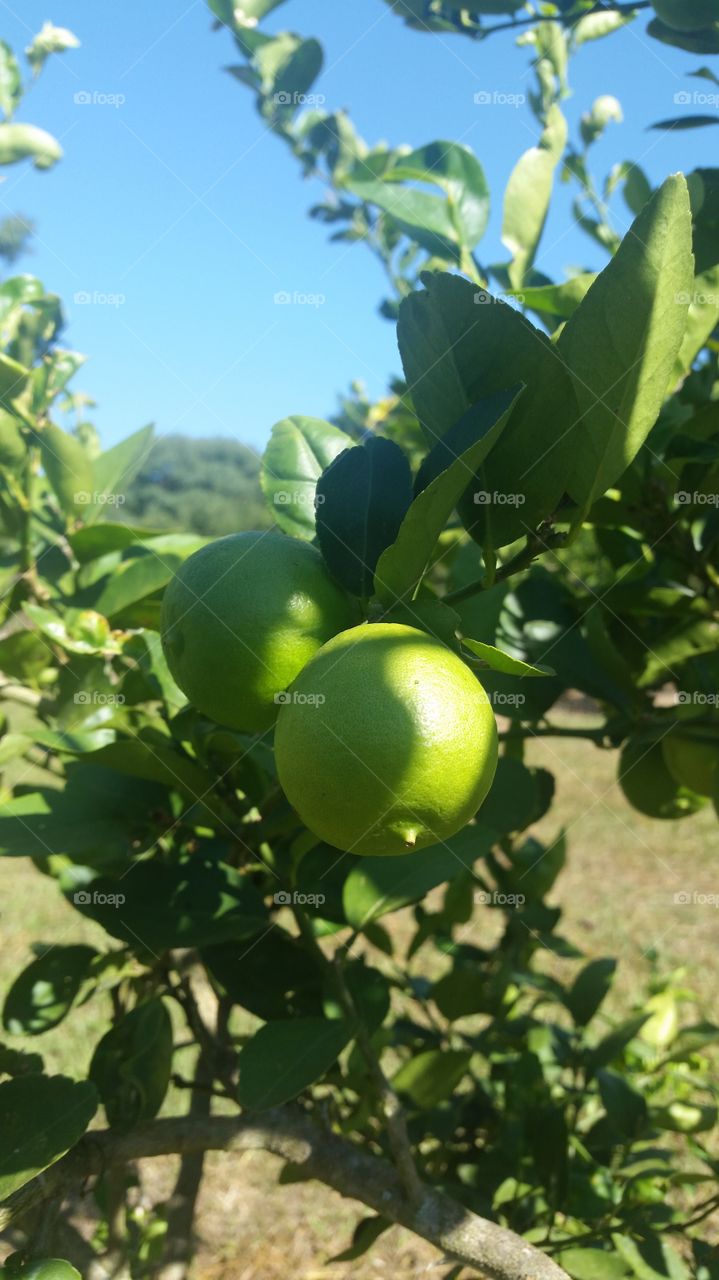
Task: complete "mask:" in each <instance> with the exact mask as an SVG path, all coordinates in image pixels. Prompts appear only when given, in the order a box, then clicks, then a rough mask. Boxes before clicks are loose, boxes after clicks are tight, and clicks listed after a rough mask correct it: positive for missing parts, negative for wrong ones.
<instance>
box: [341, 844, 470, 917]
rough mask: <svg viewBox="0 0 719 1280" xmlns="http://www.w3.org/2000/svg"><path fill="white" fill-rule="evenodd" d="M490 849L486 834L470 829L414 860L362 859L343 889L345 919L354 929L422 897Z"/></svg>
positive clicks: (421, 853) (432, 847)
mask: <svg viewBox="0 0 719 1280" xmlns="http://www.w3.org/2000/svg"><path fill="white" fill-rule="evenodd" d="M487 848H488V837H487V833H486V832H485V831H483V830H481V829H480V828H478V827H467V828H465V830H464V831H463V832H461V833H460V835H459V836H455V837H454V838H453V839H452V840H447V841H445V842H444V843H443V844H441V845H432V846H430V848H429V849H421V850H420V852H419V853H413V854H412V857H411V858H361V859H358V861H357V865H356V866H353V867H352V870H351V871H350V873H349V875H348V877H347V879H346V881H345V886H344V892H343V901H344V909H345V916H346V917H347V920H348V922H349V923H350V924H351V925H352V926H353V928H355V929H363V928H364V926H365V925H366V924H369V923H370V921H372V920H378V919H379V917H380V916H383V915H386V914H387V913H388V912H390V911H397V910H399V908H400V907H405V906H407V904H408V903H410V902H416V901H418V899H419V898H423V897H424V895H425V894H426V893H429V890H430V889H434V888H435V886H436V885H438V884H442V883H443V882H444V881H445V880H452V879H453V878H454V877H455V876H457V875H459V873H460V871H463V870H464V869H465V868H466V866H468V865H469V866H471V865H472V863H473V862H474V861H475V860H476V858H479V857H481V856H482V854H483V853H485V852H486V851H487Z"/></svg>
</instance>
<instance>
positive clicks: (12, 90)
mask: <svg viewBox="0 0 719 1280" xmlns="http://www.w3.org/2000/svg"><path fill="white" fill-rule="evenodd" d="M21 97H22V80H21V78H20V67H19V66H18V61H17V58H16V57H15V54H14V53H13V51H12V49H11V48H10V45H9V44H8V43H7V41H6V40H0V110H1V111H2V113H3V115H5V116H7V118H8V119H9V118H10V117H11V116H12V114H13V113H14V111H15V108H16V106H17V104H18V102H19V101H20V99H21Z"/></svg>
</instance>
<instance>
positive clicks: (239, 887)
mask: <svg viewBox="0 0 719 1280" xmlns="http://www.w3.org/2000/svg"><path fill="white" fill-rule="evenodd" d="M136 785H137V784H136ZM71 898H72V902H73V905H74V906H75V907H77V909H78V910H79V911H81V912H82V913H83V915H87V916H89V917H90V918H91V919H93V920H97V921H98V923H99V924H101V925H102V927H103V928H104V929H106V930H107V932H108V933H109V934H110V935H111V936H112V937H113V938H119V939H120V940H121V941H122V942H125V943H127V944H128V945H129V946H131V947H133V948H138V947H139V948H141V949H144V950H147V951H151V952H152V953H153V954H154V955H159V954H160V952H162V951H167V950H169V949H170V948H171V947H207V946H210V945H212V944H213V943H219V942H225V941H231V940H237V939H244V938H250V937H252V936H253V935H255V934H258V933H261V932H262V931H263V930H264V929H266V928H267V923H268V917H267V911H266V909H265V906H264V902H263V900H262V896H261V894H260V893H259V892H258V890H257V889H255V887H254V886H253V885H252V883H251V882H250V881H249V880H248V878H247V877H246V876H243V875H242V874H240V872H238V871H236V870H235V869H234V868H232V867H228V866H225V865H224V863H221V862H217V861H215V860H214V859H212V858H210V857H207V856H203V855H202V854H200V853H197V854H194V855H193V856H192V857H191V858H184V859H180V860H178V861H176V862H174V863H167V864H166V863H163V862H160V861H159V860H156V859H153V860H151V861H149V862H139V863H137V864H135V865H134V866H133V867H132V872H131V874H128V875H126V876H123V877H122V879H120V880H115V879H111V878H109V877H103V876H100V877H97V878H96V879H94V880H92V881H90V882H89V883H88V884H86V885H84V886H83V887H82V888H81V889H79V890H77V889H75V890H74V891H73V892H72V894H71Z"/></svg>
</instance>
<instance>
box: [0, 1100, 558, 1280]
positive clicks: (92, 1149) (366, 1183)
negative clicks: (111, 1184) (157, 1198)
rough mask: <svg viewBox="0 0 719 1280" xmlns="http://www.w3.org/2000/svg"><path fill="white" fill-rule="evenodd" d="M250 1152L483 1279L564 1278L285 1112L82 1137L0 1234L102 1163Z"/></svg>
mask: <svg viewBox="0 0 719 1280" xmlns="http://www.w3.org/2000/svg"><path fill="white" fill-rule="evenodd" d="M253 1150H263V1151H270V1152H272V1154H273V1155H276V1156H279V1157H280V1158H281V1159H283V1160H286V1161H288V1162H290V1163H292V1164H294V1165H298V1166H299V1167H300V1169H301V1170H302V1172H303V1173H304V1174H305V1176H306V1177H308V1178H317V1179H318V1180H319V1181H320V1182H323V1183H324V1184H325V1185H326V1186H329V1187H332V1188H334V1190H335V1191H338V1192H339V1193H340V1195H343V1196H349V1197H350V1198H351V1199H353V1200H359V1201H360V1202H361V1203H362V1204H365V1205H367V1206H368V1207H369V1208H370V1209H373V1210H374V1211H375V1212H376V1213H378V1214H381V1215H382V1217H384V1218H387V1219H389V1220H390V1221H391V1222H393V1223H397V1224H399V1225H400V1226H403V1227H406V1228H407V1229H408V1230H409V1231H413V1232H414V1233H415V1235H418V1236H421V1237H422V1238H423V1239H424V1240H428V1241H429V1242H430V1243H431V1244H433V1245H435V1246H436V1247H437V1248H438V1249H441V1250H442V1252H443V1253H444V1254H445V1255H446V1256H447V1257H449V1258H451V1259H452V1260H456V1261H457V1262H461V1263H463V1264H464V1265H465V1266H469V1267H474V1268H475V1269H476V1270H477V1271H479V1272H480V1273H481V1274H482V1275H483V1276H485V1277H487V1280H568V1276H567V1274H566V1272H565V1271H563V1270H562V1269H561V1267H559V1266H558V1265H557V1263H556V1262H554V1261H553V1260H552V1259H551V1258H548V1257H547V1256H546V1255H545V1254H543V1253H541V1252H540V1251H539V1250H538V1249H536V1248H535V1247H534V1245H531V1244H529V1243H528V1242H527V1241H526V1240H523V1239H522V1238H521V1236H517V1235H515V1234H514V1232H513V1231H508V1230H507V1229H506V1228H505V1227H500V1226H498V1225H497V1223H495V1222H489V1221H488V1220H487V1219H485V1218H480V1217H479V1216H478V1215H477V1214H475V1213H472V1212H471V1210H469V1209H466V1208H465V1207H464V1206H463V1205H461V1204H459V1203H458V1202H457V1201H456V1200H453V1199H451V1198H450V1197H449V1196H447V1195H445V1194H444V1193H443V1192H441V1191H436V1190H434V1189H433V1188H431V1187H426V1186H423V1187H422V1194H421V1198H420V1199H419V1200H418V1201H417V1202H416V1203H410V1201H409V1200H408V1198H407V1195H406V1194H405V1190H404V1187H403V1185H402V1182H401V1179H400V1177H399V1175H398V1173H397V1172H396V1171H395V1170H394V1169H393V1167H392V1166H391V1165H390V1164H389V1163H388V1162H387V1161H386V1160H383V1159H382V1158H381V1157H380V1156H375V1155H370V1154H369V1153H368V1152H366V1151H364V1150H362V1149H361V1148H360V1147H357V1146H355V1145H354V1144H353V1143H352V1142H349V1141H348V1140H347V1139H346V1138H340V1137H338V1136H337V1135H336V1134H334V1133H332V1132H330V1131H329V1130H328V1129H324V1128H322V1127H321V1126H319V1125H317V1124H315V1122H314V1121H313V1120H312V1119H310V1118H309V1117H308V1116H306V1115H305V1114H303V1112H302V1111H300V1109H299V1108H298V1107H295V1106H283V1107H277V1108H275V1109H273V1110H271V1111H266V1112H263V1113H262V1114H260V1115H258V1116H256V1117H253V1116H239V1117H228V1116H210V1117H208V1118H206V1119H202V1118H199V1119H198V1118H194V1117H192V1116H189V1117H188V1116H181V1117H177V1118H169V1119H163V1120H154V1121H152V1122H151V1123H150V1124H147V1125H144V1126H142V1127H141V1128H137V1129H134V1130H132V1131H131V1132H129V1133H121V1132H117V1131H114V1130H111V1129H106V1130H100V1131H97V1132H92V1133H89V1134H87V1135H86V1136H85V1137H84V1138H83V1139H82V1141H81V1142H79V1143H78V1145H77V1146H76V1147H74V1148H73V1150H72V1151H70V1152H69V1153H68V1154H67V1155H66V1156H64V1157H63V1158H62V1159H61V1160H58V1162H57V1163H56V1164H54V1165H52V1166H51V1168H49V1169H47V1170H46V1171H45V1172H44V1173H42V1174H40V1176H39V1177H37V1178H34V1179H33V1181H32V1182H29V1183H27V1184H26V1185H25V1186H24V1187H21V1188H20V1190H19V1191H17V1192H15V1194H14V1195H13V1196H11V1197H10V1199H9V1200H7V1201H6V1202H5V1204H4V1205H2V1206H0V1231H3V1230H5V1229H6V1228H7V1226H8V1225H9V1223H10V1222H12V1221H14V1220H15V1219H17V1218H18V1217H20V1216H21V1215H22V1214H25V1213H27V1212H28V1210H29V1209H32V1208H34V1207H36V1206H37V1205H38V1204H40V1203H42V1202H43V1201H45V1200H48V1199H50V1198H52V1197H53V1196H55V1197H56V1196H58V1195H60V1194H65V1193H67V1192H70V1191H73V1190H76V1189H77V1188H78V1187H80V1186H82V1185H83V1183H84V1181H85V1180H86V1179H87V1178H88V1177H92V1176H95V1175H97V1174H100V1173H102V1172H103V1170H104V1169H107V1168H108V1167H110V1166H112V1165H116V1164H127V1163H128V1162H130V1161H133V1160H144V1159H148V1158H151V1157H154V1156H167V1155H183V1156H186V1155H190V1154H192V1153H193V1152H200V1151H228V1152H233V1151H253Z"/></svg>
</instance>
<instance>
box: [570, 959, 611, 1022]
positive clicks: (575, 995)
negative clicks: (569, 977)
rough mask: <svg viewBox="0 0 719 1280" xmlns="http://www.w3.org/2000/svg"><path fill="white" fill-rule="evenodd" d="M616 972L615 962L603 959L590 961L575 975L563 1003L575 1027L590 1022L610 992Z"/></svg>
mask: <svg viewBox="0 0 719 1280" xmlns="http://www.w3.org/2000/svg"><path fill="white" fill-rule="evenodd" d="M616 970H617V962H616V960H612V959H609V958H607V957H605V958H603V959H600V960H590V962H589V964H588V965H586V966H585V967H584V969H582V971H581V973H579V974H577V977H576V978H575V979H574V982H573V984H572V986H571V988H570V989H569V991H568V992H567V994H566V996H565V998H564V1003H565V1004H566V1006H567V1008H568V1009H569V1012H570V1013H571V1015H572V1018H573V1019H574V1022H575V1024H576V1026H578V1027H586V1025H587V1023H588V1022H591V1020H592V1018H593V1017H594V1015H595V1013H596V1012H597V1009H598V1008H599V1006H600V1004H601V1003H602V1002H603V1000H604V999H605V998H606V996H607V995H608V994H609V991H610V990H611V986H612V982H613V981H614V975H615V973H616Z"/></svg>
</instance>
